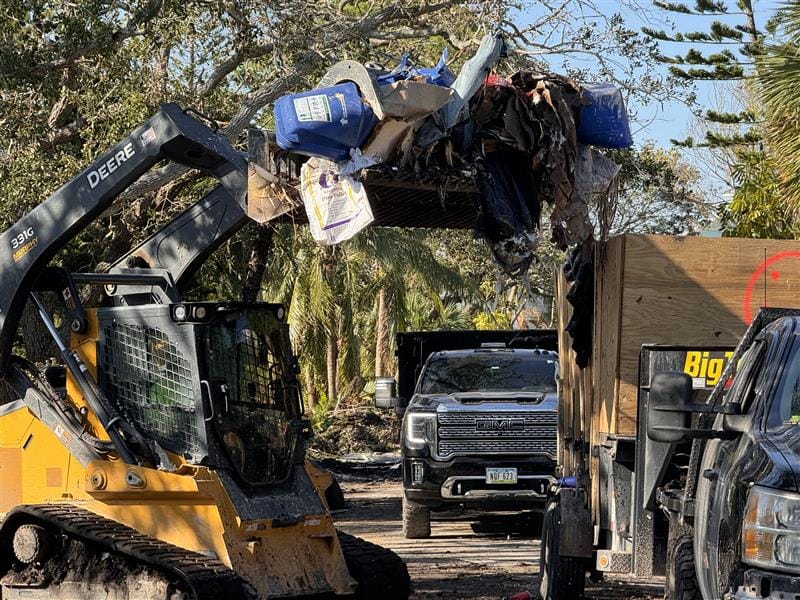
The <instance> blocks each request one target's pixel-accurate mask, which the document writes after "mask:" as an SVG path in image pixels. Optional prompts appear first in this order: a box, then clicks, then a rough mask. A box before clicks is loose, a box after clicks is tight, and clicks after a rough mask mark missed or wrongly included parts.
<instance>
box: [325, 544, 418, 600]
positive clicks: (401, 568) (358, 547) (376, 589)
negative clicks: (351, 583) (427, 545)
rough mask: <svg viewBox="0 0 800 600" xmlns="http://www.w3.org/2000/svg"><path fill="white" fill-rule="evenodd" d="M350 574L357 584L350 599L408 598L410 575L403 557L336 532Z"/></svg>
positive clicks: (388, 599)
mask: <svg viewBox="0 0 800 600" xmlns="http://www.w3.org/2000/svg"><path fill="white" fill-rule="evenodd" d="M337 535H338V537H339V544H341V546H342V553H343V554H344V560H345V563H346V564H347V570H348V571H349V572H350V576H351V577H352V578H353V579H355V580H356V582H357V583H358V588H357V589H356V593H355V594H354V595H352V596H347V597H348V598H352V599H353V600H374V599H376V598H380V599H381V600H408V597H409V596H410V595H411V578H410V577H409V575H408V569H407V568H406V564H405V563H404V562H403V560H402V559H401V558H400V557H399V556H397V554H395V553H394V552H392V551H391V550H389V549H388V548H382V547H381V546H378V545H376V544H373V543H371V542H368V541H366V540H362V539H361V538H357V537H355V536H352V535H350V534H348V533H343V532H341V531H337Z"/></svg>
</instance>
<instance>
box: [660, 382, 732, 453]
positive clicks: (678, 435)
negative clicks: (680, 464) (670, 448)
mask: <svg viewBox="0 0 800 600" xmlns="http://www.w3.org/2000/svg"><path fill="white" fill-rule="evenodd" d="M692 413H712V414H717V413H720V414H722V415H725V416H730V415H739V414H740V413H741V406H739V404H737V403H734V402H729V403H723V404H721V405H719V406H712V405H710V404H695V403H693V402H692V378H691V377H689V376H688V375H686V374H685V373H679V372H672V371H670V372H666V373H656V374H655V375H654V376H653V379H652V380H651V381H650V397H649V401H648V403H647V437H649V438H650V439H651V440H653V441H654V442H666V443H668V444H674V443H675V442H682V441H684V440H691V439H695V438H697V439H714V438H719V439H731V438H734V437H736V433H735V432H734V431H731V430H724V429H723V430H722V431H717V430H715V429H692V428H691V419H692Z"/></svg>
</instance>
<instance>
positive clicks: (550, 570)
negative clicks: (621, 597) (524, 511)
mask: <svg viewBox="0 0 800 600" xmlns="http://www.w3.org/2000/svg"><path fill="white" fill-rule="evenodd" d="M560 529H561V504H560V503H559V502H558V500H557V499H555V498H552V499H550V500H549V501H548V503H547V510H546V511H545V513H544V523H543V524H542V544H541V549H540V551H539V574H540V577H541V582H540V585H539V594H540V595H541V597H542V598H543V600H572V599H575V598H581V597H582V596H583V591H584V588H585V586H586V561H585V560H584V559H583V558H578V557H574V556H560V555H559V548H558V546H559V536H560V533H561V532H560Z"/></svg>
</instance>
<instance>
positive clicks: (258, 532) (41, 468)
mask: <svg viewBox="0 0 800 600" xmlns="http://www.w3.org/2000/svg"><path fill="white" fill-rule="evenodd" d="M126 148H127V149H128V150H126ZM117 157H120V158H119V160H117ZM123 158H124V160H123ZM161 160H173V161H175V162H179V163H181V164H184V165H186V166H189V167H192V168H196V169H199V170H201V171H203V172H205V173H206V174H207V175H210V176H212V177H215V178H216V179H217V180H218V186H217V187H216V188H214V189H213V190H212V191H211V192H209V194H207V195H206V196H204V197H203V198H201V199H200V200H199V201H198V202H197V203H196V204H195V205H193V206H191V207H189V209H187V210H186V211H185V212H184V213H182V214H181V215H179V216H178V217H176V219H175V220H174V221H172V222H170V223H168V224H167V225H165V226H164V227H163V228H162V229H161V230H159V231H157V232H156V233H155V234H153V236H151V237H150V238H148V239H147V240H145V241H144V242H143V243H142V244H141V245H140V246H138V247H137V248H136V249H134V250H132V251H131V253H130V254H129V255H127V256H125V257H122V258H121V259H120V260H119V262H118V263H117V264H116V265H115V266H114V267H113V268H112V269H111V271H110V272H108V273H70V272H68V271H66V270H64V269H62V268H59V267H54V266H51V265H49V261H50V259H51V258H52V257H53V256H54V255H55V253H56V252H57V251H58V250H60V249H61V248H62V247H63V246H64V245H65V244H66V243H67V242H68V241H69V240H70V239H72V238H73V237H74V236H75V235H77V234H78V233H79V232H80V231H81V230H82V229H83V228H84V227H85V226H86V225H88V224H89V223H90V222H91V221H92V219H93V217H96V216H98V215H99V214H101V213H102V212H103V210H105V209H106V208H108V206H109V205H110V204H111V202H112V201H113V198H114V197H116V196H117V195H118V194H119V193H120V192H121V191H122V190H124V189H125V188H126V187H127V186H128V185H130V183H132V182H133V181H135V179H136V178H137V177H138V176H139V175H141V174H142V173H143V172H144V171H145V170H147V168H148V167H149V166H152V165H154V164H156V163H157V162H159V161H161ZM109 161H112V163H113V165H114V168H113V169H112V168H111V167H110V164H109ZM114 161H116V162H114ZM104 166H105V168H104ZM246 190H247V159H246V157H244V156H243V155H241V154H240V153H238V152H236V151H234V150H233V149H232V148H231V147H230V146H229V144H228V142H227V141H226V140H225V139H224V138H223V137H222V136H221V135H219V134H217V133H216V132H215V131H214V130H212V129H211V128H209V127H207V126H206V125H205V124H203V123H201V122H199V121H197V120H196V119H194V118H192V117H191V116H189V115H188V114H186V113H185V112H184V111H182V110H181V109H179V108H178V107H177V106H175V105H167V106H165V107H163V108H162V110H161V111H160V112H159V113H157V114H156V115H155V116H154V117H153V118H152V119H150V120H149V121H148V122H147V123H145V124H144V125H143V126H142V127H140V128H138V129H137V130H136V131H134V132H133V133H132V134H131V136H129V138H127V139H126V140H123V141H122V142H121V143H120V144H119V145H118V146H117V147H115V148H114V149H112V150H111V151H110V152H109V153H107V154H106V155H105V156H103V157H101V158H100V159H99V160H98V161H97V162H96V163H95V164H94V165H92V166H90V167H89V168H88V169H86V170H85V171H84V172H83V173H81V174H79V175H78V176H77V177H76V178H75V179H73V180H72V181H71V182H69V183H67V184H66V185H65V186H64V187H62V188H61V189H60V190H58V191H57V192H56V193H55V194H54V195H53V196H52V197H51V198H49V199H48V200H46V201H44V202H43V203H42V204H41V205H39V206H38V207H37V208H35V209H34V210H33V211H32V212H31V213H29V214H28V215H26V216H24V217H23V218H22V219H21V220H20V221H19V222H18V223H17V224H15V225H14V226H13V227H12V228H11V229H9V230H8V231H6V232H5V233H3V234H2V235H0V274H1V275H2V280H3V283H4V286H3V289H2V290H0V372H1V373H2V375H3V377H4V381H5V383H6V384H7V386H6V387H8V388H10V389H12V390H13V393H11V394H7V395H6V396H5V397H4V399H3V401H2V404H0V464H1V465H2V468H0V515H2V522H1V523H0V598H2V600H9V599H15V598H26V599H37V600H38V599H42V600H43V599H56V598H59V599H66V598H85V599H94V598H103V599H113V600H133V599H137V600H138V599H143V598H146V599H159V600H178V599H189V598H194V599H206V598H207V599H218V598H231V599H233V598H273V597H300V596H306V595H314V596H315V597H317V596H318V595H326V596H339V595H341V596H344V597H356V598H365V599H366V598H388V599H398V600H405V599H407V598H408V596H409V594H410V582H409V578H408V573H407V571H406V568H405V565H404V564H403V563H402V561H401V560H400V559H399V558H398V557H397V556H396V555H395V554H393V553H392V552H390V551H388V550H385V549H383V548H380V547H378V546H375V545H373V544H370V543H368V542H365V541H363V540H360V539H358V538H355V537H352V536H349V535H347V534H345V533H342V532H337V530H336V529H335V527H334V524H333V520H332V518H331V516H330V512H329V508H330V507H329V505H328V500H327V499H328V498H329V497H330V489H329V488H330V487H331V485H333V483H334V482H333V481H332V478H331V476H330V475H329V474H328V473H327V472H325V471H323V470H321V469H320V468H319V467H316V466H315V465H313V464H312V463H310V462H309V461H307V460H306V458H305V445H306V440H307V439H308V437H309V436H310V435H311V428H310V424H309V422H308V420H307V419H305V418H304V415H303V405H302V399H301V395H300V386H299V384H298V381H297V370H298V369H297V362H296V359H295V357H294V355H293V354H292V350H291V345H290V342H289V329H288V325H287V324H286V321H285V310H284V308H283V307H282V306H280V305H276V304H267V303H241V302H225V301H220V302H183V301H182V300H181V294H180V289H181V287H182V284H183V283H184V282H185V280H186V278H187V277H188V275H189V274H191V273H192V272H193V271H195V270H196V268H197V266H199V264H200V263H201V262H202V260H203V259H204V258H205V257H207V256H208V254H210V252H211V251H212V250H213V249H214V248H216V247H218V246H219V245H220V244H221V243H223V242H224V241H225V240H226V239H228V238H229V237H230V236H231V235H233V233H235V232H236V231H238V229H240V228H241V227H242V226H243V225H244V224H246V222H247V219H248V218H247V211H246V208H247V207H246V202H247V194H246ZM29 230H30V231H33V232H34V233H33V234H32V235H33V236H34V237H31V238H30V239H32V240H34V241H33V242H30V240H29V241H28V242H25V240H23V241H22V242H21V243H22V245H21V246H20V243H18V244H17V245H18V246H19V247H20V248H24V249H25V250H24V252H22V253H19V252H20V250H19V248H18V249H17V250H16V251H15V252H17V254H14V253H12V251H11V249H12V248H13V243H12V241H14V240H17V241H18V242H19V240H18V236H19V232H20V231H22V232H25V231H29ZM29 237H30V236H29ZM25 244H28V245H27V246H26V245H25ZM79 286H103V289H104V291H105V293H106V298H105V300H104V301H103V302H102V303H101V305H100V306H97V307H92V308H89V307H84V306H83V305H82V304H81V302H80V297H81V296H80V294H79ZM26 302H30V304H31V305H32V306H33V308H34V310H36V311H38V313H39V316H40V317H41V319H42V321H43V323H44V324H45V326H46V328H47V330H48V331H49V332H50V335H51V336H52V338H53V340H54V342H55V344H56V346H57V347H58V349H59V353H60V362H61V364H60V365H59V366H55V367H53V366H50V367H48V368H46V369H40V368H38V367H37V366H36V365H34V364H32V363H30V362H29V361H27V360H25V359H24V358H21V357H19V356H15V355H14V354H13V353H12V349H13V342H14V338H15V336H16V331H17V328H18V325H19V318H20V315H21V312H22V309H23V307H24V306H25V303H26ZM56 313H58V316H59V317H60V321H61V327H60V328H59V327H57V326H56V324H55V323H54V321H56V319H55V318H54V315H55V314H56ZM65 329H67V330H70V336H69V341H66V340H64V339H63V338H62V333H61V332H62V331H64V330H65Z"/></svg>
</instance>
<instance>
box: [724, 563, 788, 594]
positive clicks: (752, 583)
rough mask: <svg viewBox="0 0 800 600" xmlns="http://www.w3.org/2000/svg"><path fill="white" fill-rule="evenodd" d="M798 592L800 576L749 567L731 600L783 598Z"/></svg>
mask: <svg viewBox="0 0 800 600" xmlns="http://www.w3.org/2000/svg"><path fill="white" fill-rule="evenodd" d="M797 594H800V576H792V575H786V574H782V573H773V572H771V571H762V570H760V569H750V570H748V571H745V573H744V583H743V584H742V585H741V586H740V587H739V589H738V590H737V591H736V593H735V594H734V595H732V596H730V595H729V596H727V598H729V599H731V600H761V599H765V598H769V599H770V600H772V599H774V600H778V599H779V598H780V599H782V600H785V599H787V598H796V597H797V596H796V595H797Z"/></svg>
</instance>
